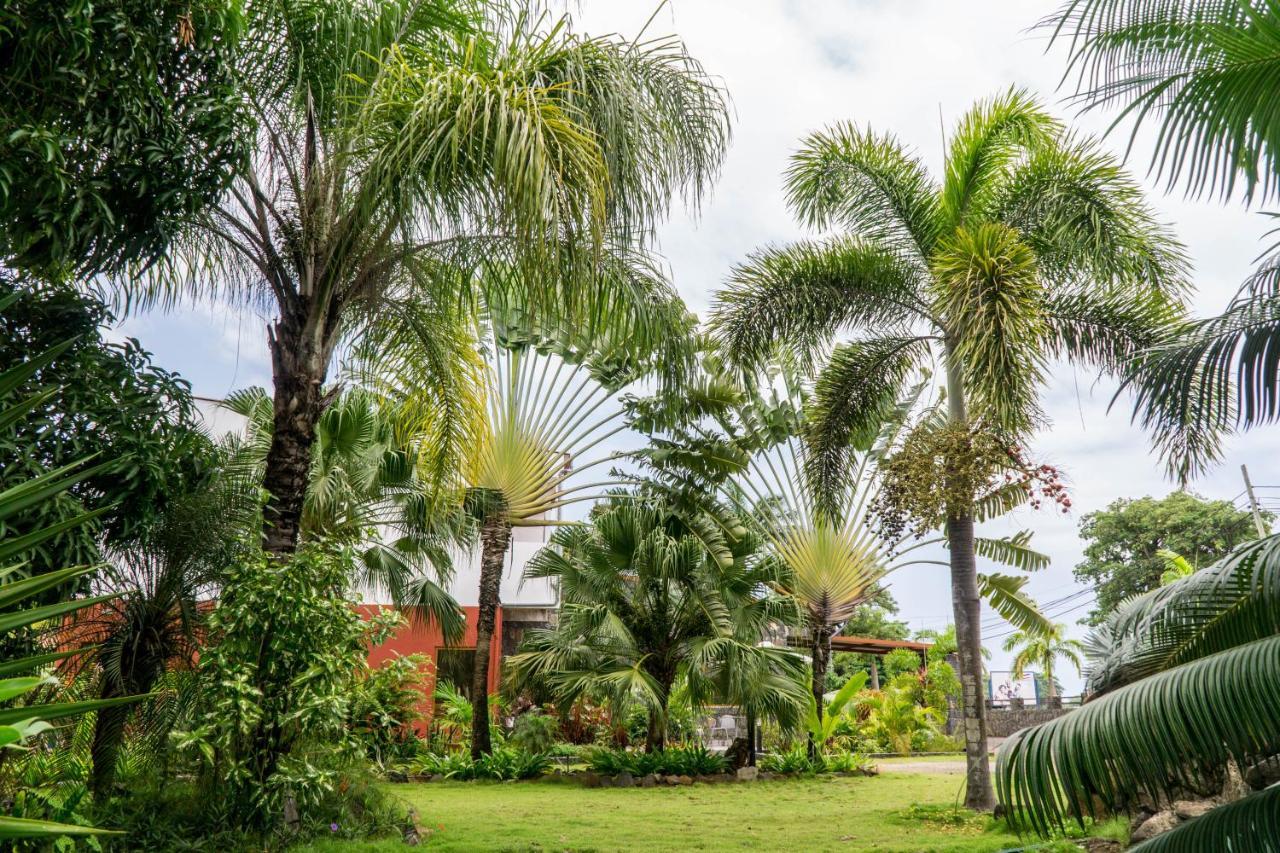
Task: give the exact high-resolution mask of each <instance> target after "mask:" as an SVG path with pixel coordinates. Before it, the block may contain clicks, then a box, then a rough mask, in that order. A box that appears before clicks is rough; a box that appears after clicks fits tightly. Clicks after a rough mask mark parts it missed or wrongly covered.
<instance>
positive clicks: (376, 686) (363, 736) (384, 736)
mask: <svg viewBox="0 0 1280 853" xmlns="http://www.w3.org/2000/svg"><path fill="white" fill-rule="evenodd" d="M431 666H432V664H431V659H430V658H428V657H427V656H426V655H407V656H402V657H395V658H392V659H391V660H388V661H385V662H384V663H383V664H382V665H381V666H378V667H375V668H373V669H370V670H368V671H367V673H366V674H365V676H364V678H363V679H361V680H360V681H359V682H357V683H356V686H355V690H354V691H353V693H352V695H351V711H350V729H351V732H352V734H353V735H354V736H355V737H356V739H357V740H358V741H359V742H360V743H361V744H362V745H363V746H364V748H365V751H366V753H367V754H368V756H369V757H370V758H371V759H373V760H374V761H377V762H380V763H386V762H388V761H392V760H394V759H398V758H402V757H404V756H405V755H407V754H410V753H411V752H413V751H415V750H416V748H417V736H416V733H415V732H414V729H413V724H414V723H415V722H417V721H418V720H421V719H423V714H422V710H421V707H422V704H423V703H424V702H425V701H426V697H427V693H426V685H427V682H428V681H429V680H430V678H431Z"/></svg>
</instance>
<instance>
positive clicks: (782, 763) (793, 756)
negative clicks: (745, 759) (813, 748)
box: [757, 744, 822, 774]
mask: <svg viewBox="0 0 1280 853" xmlns="http://www.w3.org/2000/svg"><path fill="white" fill-rule="evenodd" d="M820 762H821V759H818V760H817V761H815V760H814V759H812V758H810V757H809V751H808V749H807V748H806V747H805V746H804V744H798V745H796V746H794V747H792V748H791V749H789V750H787V751H786V752H776V753H773V754H771V755H764V756H761V758H760V760H759V762H757V763H758V764H759V766H760V769H761V770H766V771H768V772H770V773H795V774H810V773H818V772H820V771H821V770H822V765H821V763H820Z"/></svg>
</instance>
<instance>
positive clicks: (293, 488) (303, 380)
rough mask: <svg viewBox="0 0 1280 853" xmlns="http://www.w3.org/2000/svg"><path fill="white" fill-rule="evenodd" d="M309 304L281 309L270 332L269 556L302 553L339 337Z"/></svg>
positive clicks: (265, 537) (265, 523) (265, 522)
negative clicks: (315, 448)
mask: <svg viewBox="0 0 1280 853" xmlns="http://www.w3.org/2000/svg"><path fill="white" fill-rule="evenodd" d="M315 313H318V311H317V310H316V309H315V308H314V306H313V305H312V304H311V303H310V302H309V301H308V300H302V299H299V300H295V301H294V302H293V303H292V304H290V305H287V306H285V305H282V306H281V312H280V314H281V316H280V319H279V320H277V321H276V322H275V324H274V325H273V326H272V327H271V328H269V329H268V333H267V337H268V343H269V346H270V349H271V369H272V375H273V379H274V384H275V394H274V398H273V416H272V433H271V447H270V449H269V450H268V451H267V465H266V472H265V474H264V476H263V480H262V487H263V488H264V489H265V490H266V492H267V494H269V495H270V496H271V499H270V500H269V501H268V502H267V505H266V508H265V509H264V511H263V517H262V543H263V548H264V549H265V550H266V551H267V553H269V554H276V555H281V556H283V555H288V554H292V553H293V552H294V551H295V550H297V547H298V537H299V535H300V534H301V532H302V505H303V501H304V500H305V499H306V495H307V483H308V479H309V475H310V472H311V448H312V445H313V444H314V443H315V438H316V424H317V423H318V422H319V420H320V415H321V414H323V412H324V409H325V406H326V405H328V399H327V397H326V395H325V393H324V383H325V377H326V375H327V373H328V370H329V358H330V356H331V355H332V353H333V348H334V346H335V345H336V337H337V336H336V335H335V334H333V333H332V332H330V331H328V330H327V326H329V324H327V323H325V322H323V321H321V320H318V319H316V318H314V317H313V316H311V315H313V314H315Z"/></svg>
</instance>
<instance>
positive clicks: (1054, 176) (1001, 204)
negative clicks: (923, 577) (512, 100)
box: [713, 91, 1186, 807]
mask: <svg viewBox="0 0 1280 853" xmlns="http://www.w3.org/2000/svg"><path fill="white" fill-rule="evenodd" d="M787 191H788V199H789V202H790V205H791V207H792V208H793V210H794V211H795V212H796V214H797V215H798V216H799V217H800V219H801V220H803V221H804V222H805V223H806V224H808V225H811V226H815V227H821V228H826V227H838V228H840V229H842V230H843V231H844V232H845V233H844V234H842V235H840V236H835V237H831V238H829V239H826V240H823V241H820V242H802V243H798V244H796V245H792V246H788V247H783V248H772V249H768V250H765V251H762V252H759V253H757V254H755V255H754V256H752V258H751V259H750V260H749V261H748V262H747V263H746V264H743V265H741V266H739V267H737V268H736V269H735V270H734V272H733V274H732V277H731V286H730V288H729V289H727V290H725V291H723V292H721V294H720V295H719V302H718V304H717V306H716V309H715V316H714V320H713V323H714V328H715V331H716V334H717V337H718V338H719V340H720V341H721V343H722V344H723V345H724V346H725V348H726V351H727V352H728V353H729V355H730V356H731V357H732V358H733V359H734V360H735V361H737V362H739V363H742V364H744V365H753V364H759V363H760V362H762V361H764V360H766V359H767V358H769V357H770V356H771V355H773V354H775V353H776V352H777V351H778V350H781V351H783V352H784V353H786V354H788V355H789V356H790V357H791V358H794V359H797V360H798V361H799V363H801V364H803V365H808V364H813V363H814V362H815V361H817V360H818V359H819V358H821V357H823V356H828V357H827V360H826V365H825V367H824V368H823V370H822V373H821V375H820V377H819V379H818V383H817V398H818V399H817V405H816V411H818V412H819V413H820V414H819V416H818V417H817V418H816V420H815V426H814V428H813V429H814V432H815V434H816V435H817V436H819V437H820V442H819V443H820V444H821V445H823V446H826V447H830V448H841V447H843V446H845V445H847V444H848V438H849V437H850V436H856V435H859V434H862V433H864V432H865V430H866V425H867V424H868V423H875V422H876V421H877V420H878V419H879V418H880V417H881V416H882V413H883V411H884V410H885V409H886V407H888V406H891V405H892V403H893V400H894V396H893V390H892V389H893V388H894V387H896V385H897V383H898V382H899V381H900V380H901V379H902V378H903V377H905V376H907V375H908V374H909V373H910V372H911V371H914V370H916V369H918V368H919V367H920V366H922V365H925V364H928V363H930V362H931V361H932V360H933V359H935V358H937V359H939V360H940V361H941V363H942V369H943V372H944V376H945V386H946V403H947V417H948V420H949V422H950V423H951V424H952V425H953V426H955V427H957V428H962V429H966V430H969V429H972V428H974V427H975V426H977V427H983V428H988V429H991V430H995V431H998V433H999V434H1001V435H1002V436H1005V437H1009V438H1012V439H1014V440H1016V439H1017V438H1020V437H1023V436H1025V435H1026V434H1027V433H1029V432H1030V431H1031V430H1032V429H1033V428H1034V427H1035V426H1037V425H1038V424H1039V423H1041V422H1042V421H1043V416H1042V413H1041V411H1040V408H1039V406H1038V404H1037V392H1038V389H1039V386H1040V384H1041V382H1042V381H1043V379H1044V376H1045V369H1046V365H1047V363H1048V361H1049V360H1050V359H1052V358H1059V357H1061V358H1067V359H1071V360H1078V361H1083V362H1086V363H1089V364H1093V365H1097V366H1098V367H1100V368H1102V369H1104V370H1108V371H1112V372H1118V371H1122V370H1124V369H1125V368H1126V367H1127V366H1128V364H1129V362H1130V359H1131V357H1132V356H1133V354H1134V353H1135V352H1137V351H1138V350H1140V349H1141V348H1142V347H1144V346H1146V345H1148V344H1149V343H1151V342H1152V341H1154V340H1155V339H1156V337H1157V335H1158V334H1159V333H1160V332H1161V331H1162V330H1164V329H1165V328H1166V327H1167V325H1168V323H1169V322H1170V321H1171V320H1173V319H1175V318H1176V317H1177V316H1179V308H1178V306H1177V303H1176V302H1175V301H1174V297H1176V296H1177V294H1178V293H1179V292H1180V291H1181V290H1182V289H1183V288H1184V286H1185V278H1184V276H1185V268H1186V261H1185V259H1184V256H1183V253H1182V249H1181V247H1180V246H1179V245H1178V244H1177V243H1176V242H1175V241H1174V240H1173V239H1172V237H1171V236H1170V235H1169V233H1168V232H1167V230H1166V229H1165V228H1164V227H1162V226H1161V225H1160V224H1158V223H1157V222H1156V221H1155V220H1154V218H1153V215H1152V213H1151V211H1150V210H1149V209H1148V208H1147V206H1146V205H1145V203H1144V201H1143V198H1142V194H1141V192H1140V190H1139V188H1138V187H1137V185H1136V184H1135V183H1134V182H1133V181H1131V180H1130V179H1129V178H1128V177H1127V176H1126V175H1125V174H1124V172H1123V171H1122V170H1121V169H1120V167H1119V166H1118V165H1117V164H1116V162H1115V161H1114V160H1113V159H1112V158H1111V157H1110V156H1108V155H1106V154H1104V153H1103V152H1102V151H1100V150H1099V148H1098V147H1097V145H1096V144H1095V143H1094V142H1092V141H1090V140H1087V139H1082V138H1079V137H1076V136H1073V135H1070V134H1067V133H1065V132H1064V131H1063V129H1062V127H1061V125H1059V124H1058V122H1057V121H1055V120H1054V119H1053V118H1052V117H1051V116H1049V115H1048V114H1047V113H1046V112H1045V111H1044V110H1043V109H1041V108H1040V107H1039V106H1038V105H1037V104H1036V103H1035V102H1034V101H1033V100H1032V99H1031V98H1029V97H1028V96H1027V95H1025V94H1023V93H1022V92H1018V91H1010V92H1008V93H1006V94H1003V95H1000V96H998V97H996V98H993V99H991V100H987V101H983V102H980V103H979V104H977V105H976V106H975V107H974V108H973V109H971V110H970V111H969V112H968V113H967V114H966V115H965V116H964V117H963V118H962V119H961V120H960V122H959V125H958V126H957V128H956V130H955V132H954V133H953V134H952V135H951V137H950V138H949V140H948V142H947V157H946V163H945V169H944V174H943V180H942V182H941V184H937V183H935V182H934V181H933V180H932V179H931V178H930V177H929V175H928V173H927V172H926V171H925V169H924V167H923V165H922V164H921V163H920V162H919V161H918V160H917V159H915V158H914V157H913V156H911V155H910V154H909V153H908V152H907V151H906V150H905V149H904V148H903V147H902V146H901V144H900V143H898V142H897V140H895V139H894V138H892V137H890V136H881V135H877V134H875V133H873V132H872V131H870V130H862V129H860V128H857V127H855V126H853V125H851V124H840V125H836V126H834V127H832V128H830V129H828V130H826V131H822V132H819V133H816V134H814V135H812V136H810V137H809V138H808V139H806V140H805V141H804V143H803V144H802V146H801V150H800V151H799V152H798V153H797V154H796V155H794V157H793V159H792V164H791V168H790V170H789V171H788V173H787ZM841 332H851V333H853V335H854V339H853V340H850V341H848V342H845V343H841V344H839V345H838V346H836V347H835V348H834V350H832V349H831V344H832V342H833V340H834V337H835V335H836V334H837V333H841ZM824 456H825V454H824ZM819 458H822V457H819ZM832 458H833V459H834V460H836V461H837V462H838V459H839V454H838V453H837V454H835V455H834V456H833V457H832ZM959 462H960V460H956V459H952V460H949V463H950V464H949V467H950V465H955V464H959ZM946 515H947V518H946V528H947V529H946V534H947V539H948V541H949V542H950V545H951V564H950V565H951V572H952V593H953V603H954V609H955V621H956V629H957V634H958V637H959V641H960V669H961V680H962V683H963V684H964V710H965V718H966V725H965V729H966V751H967V754H968V763H969V783H968V792H967V795H966V801H967V803H968V804H969V805H970V806H975V807H990V805H991V802H992V794H991V785H990V775H989V773H988V771H987V759H986V743H985V734H984V733H983V730H982V717H983V714H984V711H983V707H982V690H981V686H980V684H979V680H980V677H981V665H980V662H979V656H978V649H979V647H980V644H981V637H980V630H979V621H978V616H979V614H978V601H979V596H978V580H977V572H976V564H975V559H974V555H975V550H974V542H973V538H974V535H973V526H974V516H973V511H972V507H971V505H970V506H963V505H962V506H956V507H949V508H948V511H947V513H946Z"/></svg>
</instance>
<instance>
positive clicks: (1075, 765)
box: [996, 637, 1280, 835]
mask: <svg viewBox="0 0 1280 853" xmlns="http://www.w3.org/2000/svg"><path fill="white" fill-rule="evenodd" d="M1277 748H1280V637H1271V638H1268V639H1265V640H1259V641H1256V642H1252V643H1248V644H1245V645H1241V646H1237V647H1235V648H1231V649H1228V650H1227V651H1224V652H1219V653H1217V654H1214V655H1210V656H1208V657H1204V658H1201V659H1199V660H1196V661H1193V662H1191V663H1187V664H1183V665H1182V666H1179V667H1175V668H1173V669H1169V670H1167V671H1165V672H1161V673H1159V674H1157V675H1153V676H1151V677H1149V678H1144V679H1142V680H1141V681H1138V682H1136V683H1134V684H1129V685H1127V686H1125V687H1121V688H1119V689H1117V690H1115V691H1114V692H1112V693H1109V694H1107V695H1106V696H1103V697H1102V698H1100V699H1097V700H1094V701H1091V702H1089V703H1087V704H1085V705H1084V706H1083V707H1082V708H1080V709H1079V710H1077V711H1073V712H1072V713H1070V714H1067V715H1065V716H1063V717H1059V718H1058V719H1056V720H1053V721H1052V722H1049V723H1045V724H1043V725H1040V726H1036V727H1034V728H1030V729H1024V730H1023V731H1021V732H1019V733H1018V734H1016V735H1014V736H1013V737H1012V738H1010V740H1008V741H1007V742H1005V743H1004V744H1002V745H1001V747H1000V750H999V751H998V752H997V755H996V786H997V791H998V794H999V799H1000V802H1001V803H1003V804H1004V806H1005V808H1006V809H1007V814H1009V816H1010V819H1011V821H1013V822H1015V823H1016V824H1017V825H1018V826H1019V827H1021V828H1023V829H1030V830H1032V831H1034V832H1037V833H1040V834H1045V835H1047V834H1049V833H1050V832H1051V831H1052V830H1053V829H1055V828H1059V827H1061V826H1062V825H1063V823H1064V822H1065V821H1066V820H1068V819H1074V820H1076V821H1081V822H1082V821H1083V820H1084V818H1085V817H1086V816H1088V815H1092V814H1093V813H1094V803H1095V798H1097V799H1098V800H1100V801H1101V803H1103V804H1105V805H1106V806H1108V807H1111V808H1125V807H1127V806H1129V804H1132V803H1134V802H1136V799H1137V797H1138V796H1139V795H1146V796H1148V797H1151V798H1152V799H1154V800H1156V801H1160V800H1161V799H1162V798H1164V799H1167V798H1171V797H1173V796H1175V792H1176V791H1178V790H1179V789H1181V788H1185V787H1193V788H1194V787H1195V786H1196V780H1197V779H1198V778H1200V777H1202V776H1203V775H1205V774H1211V773H1212V772H1213V771H1214V770H1216V769H1217V768H1221V767H1222V766H1224V765H1225V764H1226V763H1227V762H1228V761H1235V762H1236V763H1237V764H1240V763H1243V762H1245V761H1246V760H1247V759H1248V758H1249V756H1254V755H1269V754H1271V753H1273V752H1275V751H1276V749H1277Z"/></svg>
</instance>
